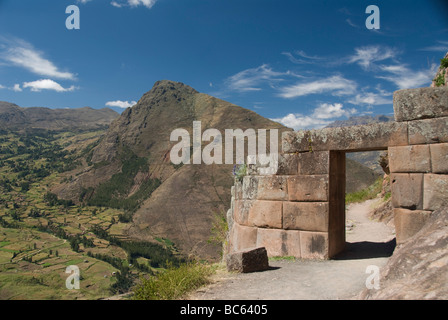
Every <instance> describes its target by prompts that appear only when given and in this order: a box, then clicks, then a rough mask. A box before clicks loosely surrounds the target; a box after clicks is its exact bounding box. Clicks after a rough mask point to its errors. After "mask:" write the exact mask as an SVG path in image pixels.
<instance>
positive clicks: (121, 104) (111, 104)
mask: <svg viewBox="0 0 448 320" xmlns="http://www.w3.org/2000/svg"><path fill="white" fill-rule="evenodd" d="M135 104H137V102H136V101H131V102H129V101H121V100H116V101H109V102H106V106H108V107H118V108H123V109H126V108H130V107H132V106H134V105H135Z"/></svg>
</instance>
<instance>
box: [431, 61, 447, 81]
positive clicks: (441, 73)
mask: <svg viewBox="0 0 448 320" xmlns="http://www.w3.org/2000/svg"><path fill="white" fill-rule="evenodd" d="M444 59H445V63H443V62H442V63H441V64H440V67H439V70H437V73H436V76H435V77H434V79H433V80H432V83H431V87H448V72H447V69H448V64H447V59H448V53H447V54H446V55H445V57H444Z"/></svg>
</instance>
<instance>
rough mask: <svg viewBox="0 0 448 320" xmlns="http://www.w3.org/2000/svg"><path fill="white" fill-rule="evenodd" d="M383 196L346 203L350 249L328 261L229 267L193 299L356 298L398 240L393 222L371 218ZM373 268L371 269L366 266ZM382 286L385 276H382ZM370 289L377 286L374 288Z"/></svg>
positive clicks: (190, 298) (279, 262)
mask: <svg viewBox="0 0 448 320" xmlns="http://www.w3.org/2000/svg"><path fill="white" fill-rule="evenodd" d="M376 201H381V200H379V199H373V200H368V201H366V202H363V203H359V204H351V205H350V206H348V208H347V216H346V218H347V226H348V227H347V235H346V241H347V246H346V250H345V251H344V252H343V253H341V254H340V255H339V256H338V257H336V258H335V259H332V260H327V261H310V260H286V259H285V260H270V261H269V265H270V270H268V271H264V272H255V273H246V274H235V273H228V272H226V271H224V270H222V271H221V272H218V273H217V274H216V275H215V276H214V278H213V279H212V281H213V283H212V284H211V285H209V286H207V287H203V288H201V289H200V290H198V291H196V292H194V293H193V294H191V295H190V296H189V297H188V298H187V299H189V300H310V299H312V300H338V299H356V298H357V295H358V294H359V293H360V292H361V291H362V290H364V289H365V288H366V281H368V279H371V278H372V275H373V273H372V271H370V270H367V267H368V266H374V267H373V268H374V269H375V268H376V267H378V268H381V267H382V266H384V265H385V264H386V262H387V260H388V258H389V257H390V256H391V254H392V252H393V249H394V246H395V234H394V231H395V230H394V228H393V227H392V226H389V225H386V224H384V223H382V222H376V221H373V220H371V219H369V212H370V211H371V210H372V209H373V207H374V205H375V202H376ZM367 271H368V272H367ZM379 285H380V286H381V279H379ZM371 290H375V289H374V288H373V289H371Z"/></svg>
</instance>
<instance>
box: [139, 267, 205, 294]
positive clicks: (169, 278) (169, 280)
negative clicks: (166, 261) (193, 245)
mask: <svg viewBox="0 0 448 320" xmlns="http://www.w3.org/2000/svg"><path fill="white" fill-rule="evenodd" d="M213 272H214V267H213V266H210V265H208V264H201V263H198V262H190V263H186V264H183V265H181V266H180V267H177V268H176V267H169V268H167V269H166V270H165V271H162V272H161V273H159V274H158V275H156V276H151V277H149V278H141V283H140V284H139V285H137V287H136V289H135V290H134V296H133V299H134V300H174V299H179V298H181V297H182V296H184V295H185V294H187V293H188V292H191V291H192V290H195V289H197V288H199V287H201V286H203V285H205V284H207V283H208V282H209V277H210V276H211V275H212V274H213Z"/></svg>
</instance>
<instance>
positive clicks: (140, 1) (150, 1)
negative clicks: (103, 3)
mask: <svg viewBox="0 0 448 320" xmlns="http://www.w3.org/2000/svg"><path fill="white" fill-rule="evenodd" d="M89 1H90V0H89ZM156 2H157V0H126V1H124V0H123V1H112V2H111V3H110V4H111V5H113V6H114V7H117V8H122V7H125V6H129V7H131V8H135V7H139V6H144V7H146V8H148V9H151V8H152V7H153V6H154V5H155V4H156Z"/></svg>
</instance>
